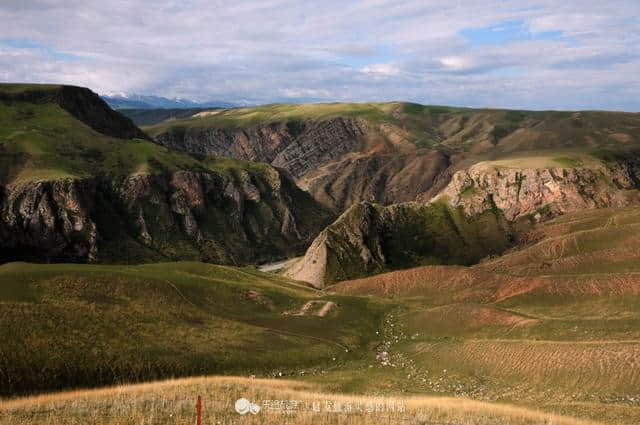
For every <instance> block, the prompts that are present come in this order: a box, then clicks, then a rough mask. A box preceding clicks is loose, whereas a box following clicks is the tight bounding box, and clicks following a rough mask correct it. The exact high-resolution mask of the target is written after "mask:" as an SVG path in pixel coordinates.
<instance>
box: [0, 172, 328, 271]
mask: <svg viewBox="0 0 640 425" xmlns="http://www.w3.org/2000/svg"><path fill="white" fill-rule="evenodd" d="M227 171H228V172H225V173H222V172H221V173H214V172H195V171H176V172H173V173H167V174H161V175H135V176H122V177H112V178H107V177H96V178H91V179H85V180H56V181H48V182H32V183H24V184H17V185H12V186H7V187H4V188H2V193H3V195H2V196H1V197H0V199H1V203H0V212H1V216H0V257H1V258H0V259H2V260H4V261H8V260H32V261H41V260H50V261H79V262H127V263H128V262H133V263H135V262H142V261H149V260H163V259H164V260H180V259H192V260H204V261H210V262H216V263H227V264H244V263H250V262H262V261H269V260H273V259H278V258H282V257H287V256H294V255H296V254H298V253H300V251H301V250H304V248H305V247H306V246H308V244H309V243H310V242H311V240H312V238H313V237H314V236H315V235H316V234H317V233H318V232H319V231H320V230H321V228H322V227H323V226H324V225H326V224H327V221H328V219H330V215H329V213H328V212H327V211H326V210H324V209H323V208H322V207H320V206H318V205H317V204H316V203H315V202H314V201H313V199H312V198H311V197H310V196H309V195H308V194H307V193H305V192H303V191H301V190H300V189H298V188H297V186H296V185H295V183H294V182H293V181H292V180H291V179H290V177H288V176H287V175H286V174H283V173H281V172H279V171H278V170H276V169H274V168H272V167H267V166H265V167H264V169H263V170H262V171H260V172H257V171H247V170H245V169H242V168H238V169H231V170H227Z"/></svg>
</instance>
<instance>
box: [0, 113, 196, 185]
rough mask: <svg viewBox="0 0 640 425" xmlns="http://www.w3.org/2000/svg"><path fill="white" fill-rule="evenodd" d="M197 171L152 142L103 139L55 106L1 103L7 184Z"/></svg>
mask: <svg viewBox="0 0 640 425" xmlns="http://www.w3.org/2000/svg"><path fill="white" fill-rule="evenodd" d="M198 166H199V164H198V162H197V161H196V160H194V159H192V158H190V157H188V156H186V155H182V154H177V153H173V152H170V151H168V150H167V149H165V148H162V147H160V146H157V145H155V144H153V143H151V142H148V141H144V140H133V141H130V140H122V139H116V138H112V137H108V136H104V135H102V134H100V133H98V132H96V131H94V130H92V129H91V128H89V127H88V126H86V125H84V124H83V123H81V122H79V121H78V120H76V119H75V118H74V117H73V116H71V115H70V114H69V113H68V112H67V111H65V110H63V109H62V108H61V107H60V106H58V105H56V104H53V103H48V104H33V103H27V102H19V103H14V104H11V105H9V104H4V103H0V169H2V170H3V175H1V176H0V178H2V182H4V183H7V182H8V183H17V182H24V181H41V180H51V179H58V178H83V177H89V176H91V175H96V174H99V173H110V174H133V173H139V172H153V171H159V170H161V169H176V168H190V167H193V168H196V167H198Z"/></svg>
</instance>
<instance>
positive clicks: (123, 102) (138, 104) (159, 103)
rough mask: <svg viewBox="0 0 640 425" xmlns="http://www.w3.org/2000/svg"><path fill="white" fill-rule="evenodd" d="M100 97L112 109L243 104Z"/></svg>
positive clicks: (141, 97)
mask: <svg viewBox="0 0 640 425" xmlns="http://www.w3.org/2000/svg"><path fill="white" fill-rule="evenodd" d="M100 97H102V99H104V101H105V102H107V103H108V104H109V106H111V107H112V108H113V109H158V108H171V109H182V108H185V109H186V108H233V107H237V106H245V105H241V104H236V103H231V102H225V101H217V100H213V101H208V102H195V101H193V100H189V99H180V98H173V99H170V98H166V97H161V96H147V95H141V94H126V93H117V94H104V95H101V96H100Z"/></svg>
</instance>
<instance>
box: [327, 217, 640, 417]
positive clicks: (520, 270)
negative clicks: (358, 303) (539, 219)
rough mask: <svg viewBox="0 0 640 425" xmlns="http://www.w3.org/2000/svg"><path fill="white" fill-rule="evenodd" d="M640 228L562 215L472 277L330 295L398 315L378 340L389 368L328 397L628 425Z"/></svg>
mask: <svg viewBox="0 0 640 425" xmlns="http://www.w3.org/2000/svg"><path fill="white" fill-rule="evenodd" d="M638 225H640V209H638V208H629V209H622V210H598V211H589V212H583V213H578V214H573V215H567V216H564V217H561V218H558V219H556V220H553V221H551V222H548V223H546V224H543V225H541V226H540V227H539V228H538V229H537V230H536V231H535V233H534V235H533V237H534V238H535V240H534V241H532V242H530V245H528V246H527V247H525V248H521V249H518V250H515V251H513V252H512V253H509V254H507V255H504V256H501V257H498V258H496V259H493V260H491V261H488V262H485V263H482V264H480V265H478V266H475V267H472V268H465V267H457V266H456V267H447V266H428V267H423V268H418V269H411V270H405V271H400V272H394V273H388V274H385V275H379V276H374V277H371V278H366V279H360V280H357V281H350V282H343V283H339V284H337V285H335V286H333V287H331V288H329V290H333V291H335V292H338V293H345V294H354V295H365V294H375V295H377V296H378V297H385V298H388V299H392V300H394V302H395V303H396V305H398V310H397V311H396V312H395V313H394V314H393V315H392V316H388V317H387V319H386V321H385V323H386V326H385V327H384V329H385V330H384V332H383V333H384V335H385V341H387V342H389V344H388V345H383V347H385V348H384V349H385V350H386V351H388V352H389V358H390V359H391V360H390V362H391V363H392V364H394V366H389V365H387V366H384V365H382V363H381V362H382V360H381V359H377V360H375V361H372V365H373V369H369V371H370V372H369V373H368V374H367V376H368V380H361V379H360V378H359V377H358V375H357V373H354V374H353V375H352V376H351V378H350V379H347V378H344V376H342V377H341V378H340V379H337V376H336V386H335V388H336V389H338V388H349V387H350V386H352V385H353V383H354V382H358V383H359V385H360V387H361V388H362V387H368V388H370V389H374V388H376V387H383V386H385V385H386V386H388V387H400V388H405V389H406V390H408V391H419V392H426V393H429V394H449V395H450V394H454V395H458V396H471V397H474V398H481V399H488V400H497V401H501V402H510V403H517V404H522V405H526V406H535V407H539V408H542V409H544V410H551V411H555V412H559V413H568V414H572V415H580V416H584V417H591V418H595V419H598V420H602V421H603V422H605V423H611V424H617V423H629V424H632V423H637V421H638V420H640V392H639V390H638V389H639V388H640V363H638V360H637V359H638V356H640V351H639V350H640V273H639V271H640V270H638V267H640V260H639V258H638V252H640V239H638V237H637V226H638ZM396 338H397V339H396ZM362 370H363V371H364V370H367V368H366V367H363V369H362ZM332 377H333V376H330V377H329V378H332ZM369 383H373V384H369ZM369 385H371V386H369Z"/></svg>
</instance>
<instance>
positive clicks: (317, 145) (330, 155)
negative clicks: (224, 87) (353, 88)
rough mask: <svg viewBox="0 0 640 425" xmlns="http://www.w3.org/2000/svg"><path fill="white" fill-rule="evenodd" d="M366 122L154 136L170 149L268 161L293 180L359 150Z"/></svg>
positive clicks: (180, 129)
mask: <svg viewBox="0 0 640 425" xmlns="http://www.w3.org/2000/svg"><path fill="white" fill-rule="evenodd" d="M366 132H367V123H366V122H365V121H363V120H359V119H351V118H334V119H329V120H323V121H290V122H277V123H271V124H263V125H257V126H254V127H249V128H246V129H230V128H198V127H189V128H184V127H173V128H171V129H170V130H169V131H167V132H165V133H160V134H158V135H156V136H155V140H156V141H157V142H158V143H160V144H162V145H164V146H166V147H168V148H171V149H176V150H180V151H184V152H190V153H197V154H215V155H220V156H228V157H232V158H239V159H244V160H249V161H260V162H267V163H271V164H273V165H275V166H277V167H281V168H284V169H286V170H287V171H288V172H289V173H290V174H291V175H293V176H294V177H296V178H298V177H300V176H302V175H303V174H305V173H306V172H307V171H309V170H311V169H313V168H315V167H318V166H320V165H322V164H324V163H326V162H328V161H330V160H332V159H334V158H337V157H340V156H341V155H343V154H345V153H346V152H350V151H352V150H354V149H355V148H356V147H358V146H359V138H360V137H362V136H363V135H364V134H365V133H366Z"/></svg>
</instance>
